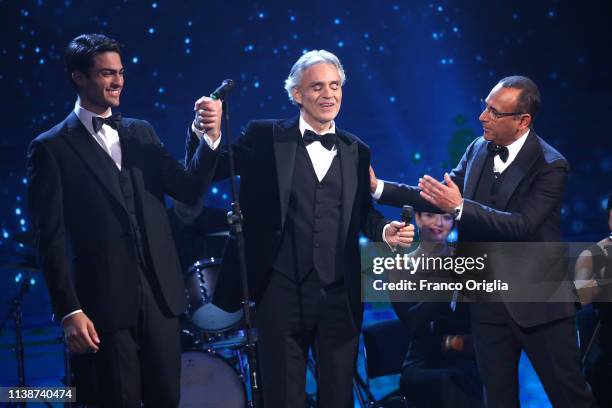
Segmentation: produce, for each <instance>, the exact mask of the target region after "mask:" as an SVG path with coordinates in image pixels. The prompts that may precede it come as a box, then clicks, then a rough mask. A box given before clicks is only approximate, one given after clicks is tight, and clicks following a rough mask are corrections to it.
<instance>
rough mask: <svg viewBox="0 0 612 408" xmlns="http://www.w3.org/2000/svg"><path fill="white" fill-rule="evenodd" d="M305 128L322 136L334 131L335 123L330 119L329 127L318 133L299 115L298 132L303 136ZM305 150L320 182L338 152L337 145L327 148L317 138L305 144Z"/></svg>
mask: <svg viewBox="0 0 612 408" xmlns="http://www.w3.org/2000/svg"><path fill="white" fill-rule="evenodd" d="M306 130H311V131H313V132H314V133H316V134H318V135H319V136H323V135H326V134H328V133H336V124H335V123H334V121H333V120H332V122H331V126H330V127H329V129H328V130H326V131H325V132H323V133H319V132H317V131H315V130H314V129H313V128H312V126H310V125H309V124H308V123H306V121H305V120H304V118H303V117H302V116H301V115H300V133H301V134H302V137H304V132H305V131H306ZM306 151H307V152H308V156H309V157H310V161H311V162H312V166H313V167H314V170H315V173H316V174H317V179H319V182H320V181H321V180H323V178H324V177H325V175H326V174H327V171H328V170H329V168H330V167H331V164H332V161H333V160H334V157H336V155H337V154H338V146H335V145H334V147H332V149H331V150H327V149H326V148H325V147H323V145H322V144H321V142H319V141H318V140H317V141H315V142H312V143H310V144H309V145H308V146H306Z"/></svg>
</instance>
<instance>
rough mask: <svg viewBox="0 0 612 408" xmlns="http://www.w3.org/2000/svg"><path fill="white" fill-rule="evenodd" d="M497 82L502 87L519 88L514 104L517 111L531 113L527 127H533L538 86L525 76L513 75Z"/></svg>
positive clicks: (537, 105)
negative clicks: (516, 100)
mask: <svg viewBox="0 0 612 408" xmlns="http://www.w3.org/2000/svg"><path fill="white" fill-rule="evenodd" d="M499 84H501V86H503V87H504V88H514V89H520V91H521V93H520V94H519V97H518V103H517V105H516V110H517V112H524V113H528V114H530V115H531V123H530V124H529V127H533V122H534V121H535V118H536V115H537V114H538V111H539V110H540V103H541V98H540V91H539V89H538V86H537V85H536V84H535V82H533V81H532V80H531V79H529V78H527V77H526V76H521V75H514V76H509V77H505V78H502V79H500V81H499Z"/></svg>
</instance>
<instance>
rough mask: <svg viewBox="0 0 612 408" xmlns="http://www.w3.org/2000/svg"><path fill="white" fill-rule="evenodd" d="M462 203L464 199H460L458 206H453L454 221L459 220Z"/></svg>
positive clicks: (461, 212)
mask: <svg viewBox="0 0 612 408" xmlns="http://www.w3.org/2000/svg"><path fill="white" fill-rule="evenodd" d="M463 203H464V201H463V200H461V204H459V207H455V221H461V214H463Z"/></svg>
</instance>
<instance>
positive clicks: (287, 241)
mask: <svg viewBox="0 0 612 408" xmlns="http://www.w3.org/2000/svg"><path fill="white" fill-rule="evenodd" d="M344 79H345V76H344V70H343V68H342V65H341V64H340V61H339V60H338V58H337V57H336V56H335V55H333V54H331V53H329V52H327V51H324V50H320V51H310V52H308V53H306V54H304V55H302V57H300V58H299V59H298V61H297V62H296V63H295V64H294V66H293V68H292V69H291V71H290V74H289V77H288V78H287V80H286V81H285V89H286V90H287V93H288V95H289V98H290V100H291V101H292V102H293V103H294V104H296V105H297V106H299V108H300V117H299V118H294V119H288V120H257V121H252V122H250V123H249V125H248V126H247V128H246V130H245V132H244V134H243V135H242V137H241V138H240V140H239V141H238V142H237V143H236V144H235V145H234V146H232V148H233V151H234V158H235V160H236V170H237V173H238V174H240V175H241V179H240V202H241V206H242V210H243V214H244V234H245V246H246V260H247V269H248V274H249V284H250V285H249V287H250V294H251V295H252V297H253V298H254V300H255V301H256V303H257V319H256V320H257V322H256V323H257V328H258V356H259V364H260V373H261V377H262V384H263V401H264V406H265V407H266V408H270V407H279V408H280V407H282V408H286V407H298V406H304V397H305V382H306V363H307V358H308V352H309V349H310V348H311V347H313V354H314V356H315V359H316V362H317V383H318V403H319V406H320V407H322V408H326V407H329V408H331V407H333V408H339V407H352V406H353V401H352V400H353V397H352V378H353V370H354V367H355V360H356V357H357V345H358V341H359V332H360V327H361V320H362V314H363V305H362V304H361V299H360V297H361V291H360V272H361V266H360V253H359V233H360V232H361V233H364V234H365V235H367V236H368V237H369V238H370V239H373V240H376V241H381V240H383V235H384V238H385V241H386V242H387V243H388V244H389V245H391V246H396V245H398V244H402V245H404V244H408V243H409V242H411V241H412V236H413V227H412V226H410V227H407V228H403V227H404V224H403V223H399V222H395V221H394V222H391V223H388V222H387V221H386V220H385V219H384V217H383V216H382V215H381V214H380V213H378V212H377V211H375V210H374V208H373V207H372V198H371V197H370V193H369V184H368V167H369V163H370V151H369V149H368V147H367V146H366V145H365V144H364V143H363V142H361V141H360V140H359V139H358V138H357V137H356V136H354V135H352V134H350V133H348V132H346V131H344V130H342V129H340V128H338V127H336V124H335V122H334V119H335V118H336V115H337V114H338V112H339V110H340V103H341V100H342V85H343V83H344ZM192 142H193V143H194V144H195V143H199V140H198V139H197V138H196V136H193V137H192ZM216 144H218V141H216V142H215V145H213V147H216ZM225 177H228V161H227V151H226V150H224V149H218V162H217V167H216V174H215V178H216V179H219V178H225ZM237 258H238V257H237V255H236V253H235V247H234V246H233V245H229V246H228V249H227V250H226V253H225V254H224V265H223V270H222V272H221V274H220V280H219V283H218V286H217V292H216V293H215V302H216V303H217V304H218V305H219V306H221V307H223V308H225V309H228V310H236V309H238V308H239V307H240V304H239V303H238V300H239V299H240V281H239V277H238V273H237V272H236V271H237V267H236V260H237Z"/></svg>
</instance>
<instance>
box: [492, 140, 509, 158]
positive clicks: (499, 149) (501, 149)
mask: <svg viewBox="0 0 612 408" xmlns="http://www.w3.org/2000/svg"><path fill="white" fill-rule="evenodd" d="M487 150H488V151H489V155H490V156H491V157H495V156H497V155H499V158H500V159H501V161H503V162H504V163H505V162H506V160H508V155H509V154H510V153H509V152H508V148H507V147H506V146H498V145H496V144H495V143H493V142H489V144H488V145H487Z"/></svg>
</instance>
